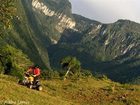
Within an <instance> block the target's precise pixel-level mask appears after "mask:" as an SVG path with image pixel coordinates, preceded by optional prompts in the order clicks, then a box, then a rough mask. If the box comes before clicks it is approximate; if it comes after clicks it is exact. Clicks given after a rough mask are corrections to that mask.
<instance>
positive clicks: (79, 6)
mask: <svg viewBox="0 0 140 105" xmlns="http://www.w3.org/2000/svg"><path fill="white" fill-rule="evenodd" d="M70 2H71V3H72V8H73V12H74V13H77V14H81V15H83V16H85V17H88V18H92V19H95V20H98V21H101V22H104V23H110V22H114V21H116V20H118V19H129V20H132V21H136V22H139V23H140V12H139V11H140V6H139V5H140V0H70Z"/></svg>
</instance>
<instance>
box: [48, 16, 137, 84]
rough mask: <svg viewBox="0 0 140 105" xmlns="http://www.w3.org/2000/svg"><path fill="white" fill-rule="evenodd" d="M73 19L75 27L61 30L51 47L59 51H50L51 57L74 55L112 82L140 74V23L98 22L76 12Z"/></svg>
mask: <svg viewBox="0 0 140 105" xmlns="http://www.w3.org/2000/svg"><path fill="white" fill-rule="evenodd" d="M74 18H75V20H76V30H72V29H67V30H65V31H64V33H63V34H62V37H61V39H60V40H59V44H58V45H56V46H58V48H57V47H56V46H55V47H54V49H55V48H56V49H57V50H58V49H59V48H60V49H63V50H61V51H58V53H57V51H56V50H55V51H54V50H53V52H54V55H55V56H53V57H52V58H62V57H57V54H59V55H61V56H65V55H68V54H71V55H74V56H77V57H78V58H79V59H80V60H81V61H82V64H83V67H85V68H88V69H92V70H93V71H94V72H98V73H103V74H106V75H108V76H109V77H110V78H112V79H113V80H115V81H121V82H128V81H131V80H132V79H134V78H136V77H138V76H139V75H140V47H139V46H140V30H139V29H140V24H137V23H135V22H131V21H129V20H118V21H117V22H115V23H112V24H102V23H99V22H96V21H92V20H89V19H87V18H84V17H81V16H79V15H74ZM63 46H64V47H63ZM50 49H52V48H50ZM70 49H71V50H70ZM64 51H65V52H64ZM61 53H65V54H64V55H63V54H61ZM86 58H87V59H86ZM55 60H56V59H55ZM59 60H60V59H57V61H59ZM57 61H55V63H56V62H57ZM53 64H54V63H53ZM54 65H55V64H54Z"/></svg>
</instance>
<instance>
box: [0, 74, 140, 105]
mask: <svg viewBox="0 0 140 105" xmlns="http://www.w3.org/2000/svg"><path fill="white" fill-rule="evenodd" d="M41 82H42V85H43V91H36V90H33V89H29V88H27V87H25V86H21V85H18V84H17V79H16V78H14V77H10V76H5V75H0V105H139V103H140V86H138V85H128V84H125V85H122V84H119V83H114V82H112V81H110V80H97V79H93V78H87V79H80V80H77V81H74V80H65V81H63V80H59V79H53V80H48V81H44V80H42V81H41ZM112 84H113V85H112ZM114 84H115V85H114ZM113 86H114V91H112V87H113Z"/></svg>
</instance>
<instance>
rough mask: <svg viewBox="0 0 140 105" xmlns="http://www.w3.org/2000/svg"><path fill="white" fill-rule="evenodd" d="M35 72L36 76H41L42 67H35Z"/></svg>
mask: <svg viewBox="0 0 140 105" xmlns="http://www.w3.org/2000/svg"><path fill="white" fill-rule="evenodd" d="M33 74H34V75H36V76H39V75H40V69H39V68H35V69H34V70H33Z"/></svg>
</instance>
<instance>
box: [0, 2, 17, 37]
mask: <svg viewBox="0 0 140 105" xmlns="http://www.w3.org/2000/svg"><path fill="white" fill-rule="evenodd" d="M15 2H16V0H0V35H2V34H3V30H4V29H6V28H9V27H10V25H11V21H10V20H11V19H12V18H13V16H14V14H15V11H16V8H15Z"/></svg>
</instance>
